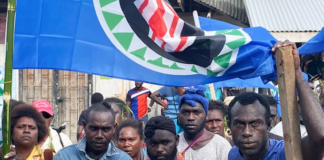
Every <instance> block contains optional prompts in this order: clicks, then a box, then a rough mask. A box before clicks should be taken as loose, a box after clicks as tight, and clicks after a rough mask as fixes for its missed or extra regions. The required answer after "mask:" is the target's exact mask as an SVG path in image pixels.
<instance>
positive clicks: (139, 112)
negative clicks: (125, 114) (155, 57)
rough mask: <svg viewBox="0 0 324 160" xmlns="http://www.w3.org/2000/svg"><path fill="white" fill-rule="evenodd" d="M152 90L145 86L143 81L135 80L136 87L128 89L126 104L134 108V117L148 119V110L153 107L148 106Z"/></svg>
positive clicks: (145, 120)
mask: <svg viewBox="0 0 324 160" xmlns="http://www.w3.org/2000/svg"><path fill="white" fill-rule="evenodd" d="M150 95H151V91H150V90H148V89H147V88H145V87H143V82H135V88H133V89H131V90H129V91H128V93H127V96H126V104H127V105H128V106H130V108H131V109H132V112H133V113H132V115H131V116H132V117H134V118H135V119H139V120H141V121H144V123H145V124H146V122H147V121H148V116H147V112H150V111H151V109H150V108H148V106H147V97H150Z"/></svg>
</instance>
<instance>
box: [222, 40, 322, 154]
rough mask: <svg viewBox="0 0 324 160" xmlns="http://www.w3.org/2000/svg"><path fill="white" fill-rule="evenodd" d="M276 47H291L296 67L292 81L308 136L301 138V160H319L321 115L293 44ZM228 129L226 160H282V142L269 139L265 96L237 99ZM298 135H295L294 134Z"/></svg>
mask: <svg viewBox="0 0 324 160" xmlns="http://www.w3.org/2000/svg"><path fill="white" fill-rule="evenodd" d="M274 46H275V47H274V48H273V51H275V50H276V49H277V48H278V47H282V46H292V47H293V51H292V55H293V59H294V66H295V81H296V88H297V91H298V96H299V104H300V108H301V112H302V116H303V117H304V120H305V122H304V124H305V126H306V129H307V132H308V136H306V137H304V138H303V139H302V143H301V145H302V155H303V159H305V160H306V159H310V160H315V159H321V158H322V157H323V154H324V145H323V144H324V124H323V123H322V122H323V121H324V114H323V112H322V109H321V105H320V104H319V102H318V100H317V99H316V97H315V96H314V95H313V93H312V91H311V89H310V88H309V87H308V84H307V83H306V81H305V80H304V78H303V75H302V72H301V68H300V60H299V54H298V51H297V47H296V45H295V44H293V43H290V42H289V41H285V42H278V43H277V44H275V45H274ZM228 112H229V114H228V118H229V126H230V129H231V131H232V139H233V142H234V144H235V145H236V146H235V147H233V148H232V149H231V151H230V153H229V154H228V159H229V160H244V159H248V160H270V159H271V160H285V159H286V158H285V147H284V142H283V141H277V140H273V139H269V136H268V130H267V128H268V127H270V124H271V118H270V107H269V104H268V103H267V102H266V100H265V99H264V97H262V96H261V95H259V94H256V93H253V92H247V93H242V94H240V95H238V96H236V97H235V98H234V99H233V101H232V102H231V103H230V105H229V109H228ZM296 134H297V133H296Z"/></svg>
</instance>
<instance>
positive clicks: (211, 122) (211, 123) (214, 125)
mask: <svg viewBox="0 0 324 160" xmlns="http://www.w3.org/2000/svg"><path fill="white" fill-rule="evenodd" d="M223 117H224V115H223V112H222V111H220V110H219V109H213V110H209V111H208V114H207V117H206V120H207V122H206V126H205V128H206V129H207V130H208V131H210V132H213V133H215V134H219V135H220V136H222V137H225V133H224V119H223Z"/></svg>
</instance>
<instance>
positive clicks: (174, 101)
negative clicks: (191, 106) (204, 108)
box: [151, 87, 185, 133]
mask: <svg viewBox="0 0 324 160" xmlns="http://www.w3.org/2000/svg"><path fill="white" fill-rule="evenodd" d="M184 92H185V89H184V87H162V88H161V89H159V90H157V91H155V92H153V93H152V94H151V99H152V100H153V101H155V102H157V103H158V104H160V105H162V106H163V112H164V116H167V117H169V118H171V119H172V120H173V121H174V124H175V125H176V131H177V133H180V132H182V131H183V129H182V128H181V127H180V126H179V125H178V124H177V115H178V114H179V106H178V101H179V98H180V97H181V96H182V95H183V94H184ZM159 97H163V98H165V99H166V100H167V104H166V103H164V102H163V101H162V100H161V99H160V98H159ZM151 105H153V104H152V103H151Z"/></svg>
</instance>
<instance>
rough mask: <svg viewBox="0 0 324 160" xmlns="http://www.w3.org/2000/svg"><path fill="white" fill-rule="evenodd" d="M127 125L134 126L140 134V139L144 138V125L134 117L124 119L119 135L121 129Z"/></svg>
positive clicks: (118, 131) (118, 132)
mask: <svg viewBox="0 0 324 160" xmlns="http://www.w3.org/2000/svg"><path fill="white" fill-rule="evenodd" d="M125 127H132V128H134V129H135V130H136V131H137V133H138V135H139V136H140V139H141V140H143V139H144V131H143V126H142V122H141V121H139V120H136V119H133V118H130V119H127V120H125V121H123V122H122V123H121V124H120V125H119V126H118V129H117V137H119V134H120V131H121V130H122V129H123V128H125Z"/></svg>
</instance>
